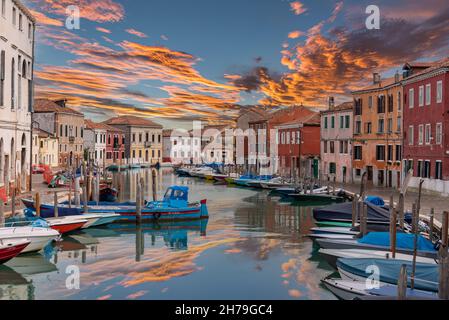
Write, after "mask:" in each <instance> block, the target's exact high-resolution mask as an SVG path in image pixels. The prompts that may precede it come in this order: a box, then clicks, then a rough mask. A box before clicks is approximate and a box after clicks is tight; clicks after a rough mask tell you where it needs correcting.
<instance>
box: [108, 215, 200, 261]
mask: <svg viewBox="0 0 449 320" xmlns="http://www.w3.org/2000/svg"><path fill="white" fill-rule="evenodd" d="M207 223H208V219H202V220H193V221H175V222H161V223H144V224H141V225H140V226H136V225H135V224H133V223H115V224H112V225H109V227H108V229H112V230H114V231H115V232H117V233H119V234H135V236H136V261H137V262H139V261H141V257H142V256H143V255H144V254H145V236H146V235H147V236H150V239H151V240H150V246H151V247H154V246H155V245H156V241H157V238H162V239H163V241H164V244H165V245H166V246H167V247H168V248H170V249H171V250H175V251H177V250H188V248H189V246H188V235H189V232H193V233H197V234H199V235H200V236H201V237H204V236H206V229H207Z"/></svg>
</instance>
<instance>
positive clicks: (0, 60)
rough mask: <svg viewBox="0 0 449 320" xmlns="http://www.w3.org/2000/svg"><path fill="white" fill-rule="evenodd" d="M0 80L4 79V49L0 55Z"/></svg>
mask: <svg viewBox="0 0 449 320" xmlns="http://www.w3.org/2000/svg"><path fill="white" fill-rule="evenodd" d="M0 80H5V51H2V53H1V56H0Z"/></svg>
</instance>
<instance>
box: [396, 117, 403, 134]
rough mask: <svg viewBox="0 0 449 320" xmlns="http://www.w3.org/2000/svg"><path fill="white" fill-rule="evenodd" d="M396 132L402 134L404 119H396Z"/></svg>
mask: <svg viewBox="0 0 449 320" xmlns="http://www.w3.org/2000/svg"><path fill="white" fill-rule="evenodd" d="M396 122H397V123H396V128H397V129H396V132H401V130H402V117H398V118H397V119H396Z"/></svg>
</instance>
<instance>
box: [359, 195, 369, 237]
mask: <svg viewBox="0 0 449 320" xmlns="http://www.w3.org/2000/svg"><path fill="white" fill-rule="evenodd" d="M367 220H368V205H367V204H366V203H364V202H363V203H362V217H361V221H360V231H361V233H362V237H364V236H366V234H367V233H368V227H367V224H368V221H367Z"/></svg>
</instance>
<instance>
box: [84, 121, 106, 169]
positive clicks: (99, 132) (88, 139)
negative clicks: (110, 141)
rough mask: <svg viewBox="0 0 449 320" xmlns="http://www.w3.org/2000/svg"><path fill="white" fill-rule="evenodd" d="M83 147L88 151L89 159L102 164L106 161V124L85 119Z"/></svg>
mask: <svg viewBox="0 0 449 320" xmlns="http://www.w3.org/2000/svg"><path fill="white" fill-rule="evenodd" d="M84 123H85V129H84V149H85V150H87V152H88V153H89V160H90V161H93V162H94V163H95V164H97V165H99V166H102V165H103V164H105V163H106V136H107V131H108V126H107V125H106V124H103V123H95V122H93V121H90V120H85V121H84Z"/></svg>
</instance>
